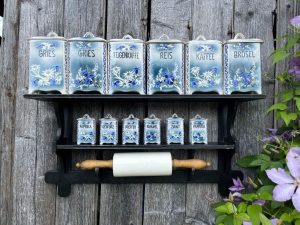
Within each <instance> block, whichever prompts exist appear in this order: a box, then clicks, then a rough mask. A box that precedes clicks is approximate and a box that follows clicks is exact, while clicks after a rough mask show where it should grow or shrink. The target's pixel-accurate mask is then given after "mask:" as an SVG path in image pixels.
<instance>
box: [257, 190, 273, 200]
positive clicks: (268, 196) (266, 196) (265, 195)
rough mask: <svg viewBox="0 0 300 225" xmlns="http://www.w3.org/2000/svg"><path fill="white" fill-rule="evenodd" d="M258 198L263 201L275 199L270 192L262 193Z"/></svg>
mask: <svg viewBox="0 0 300 225" xmlns="http://www.w3.org/2000/svg"><path fill="white" fill-rule="evenodd" d="M258 198H259V199H262V200H273V197H272V195H271V194H270V193H268V192H261V193H259V194H258Z"/></svg>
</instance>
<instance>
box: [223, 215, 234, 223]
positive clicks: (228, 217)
mask: <svg viewBox="0 0 300 225" xmlns="http://www.w3.org/2000/svg"><path fill="white" fill-rule="evenodd" d="M232 224H233V215H229V216H227V217H226V218H225V219H224V225H232Z"/></svg>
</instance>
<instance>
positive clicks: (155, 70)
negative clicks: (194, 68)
mask: <svg viewBox="0 0 300 225" xmlns="http://www.w3.org/2000/svg"><path fill="white" fill-rule="evenodd" d="M147 65H148V69H147V77H148V82H147V93H148V94H150V95H151V94H154V93H158V92H175V93H178V94H184V45H183V42H182V41H180V40H171V39H169V37H168V36H167V35H162V36H161V37H160V38H159V39H154V40H150V41H148V42H147Z"/></svg>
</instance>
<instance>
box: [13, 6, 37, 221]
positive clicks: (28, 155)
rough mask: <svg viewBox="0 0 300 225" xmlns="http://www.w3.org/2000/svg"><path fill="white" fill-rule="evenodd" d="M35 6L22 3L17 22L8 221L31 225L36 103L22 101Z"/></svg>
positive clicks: (34, 24)
mask: <svg viewBox="0 0 300 225" xmlns="http://www.w3.org/2000/svg"><path fill="white" fill-rule="evenodd" d="M37 14H38V9H37V5H36V4H35V3H34V2H22V3H21V9H20V25H19V52H18V76H17V92H16V123H15V149H14V162H13V163H14V166H13V174H12V180H13V186H12V190H13V202H12V204H13V216H12V219H13V221H12V224H16V225H17V224H35V223H36V219H37V218H36V206H35V181H36V177H35V175H36V173H35V172H36V159H37V152H36V150H37V149H36V143H37V123H36V119H37V116H38V112H37V102H35V101H31V100H29V101H28V100H24V99H23V94H25V93H27V92H28V69H27V65H28V60H29V58H28V51H29V48H28V47H29V45H28V42H27V40H26V39H27V38H29V37H31V36H35V35H37V33H38V27H37Z"/></svg>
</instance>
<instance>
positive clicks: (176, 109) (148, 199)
mask: <svg viewBox="0 0 300 225" xmlns="http://www.w3.org/2000/svg"><path fill="white" fill-rule="evenodd" d="M191 2H192V1H189V0H188V1H178V2H175V1H162V0H153V1H151V17H150V18H151V20H150V39H156V38H159V37H160V36H161V35H162V34H167V35H168V36H169V37H170V38H171V39H179V40H183V41H187V40H189V36H190V34H191V33H190V32H191V31H190V25H191ZM152 113H154V114H155V115H156V116H157V117H158V118H160V119H161V120H162V123H161V124H162V143H166V119H167V118H168V117H170V116H172V114H173V113H176V114H177V115H178V116H180V117H183V118H184V120H185V141H187V140H188V135H187V134H188V132H187V131H188V126H187V124H188V120H189V104H188V103H168V102H160V103H149V104H148V115H150V114H152ZM172 156H173V158H179V159H180V158H185V157H186V152H183V151H172ZM185 197H186V185H185V184H146V185H145V197H144V224H145V225H150V224H157V225H159V224H161V225H168V224H172V225H176V224H178V225H179V224H180V225H182V224H183V223H184V221H185V213H186V209H185Z"/></svg>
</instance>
